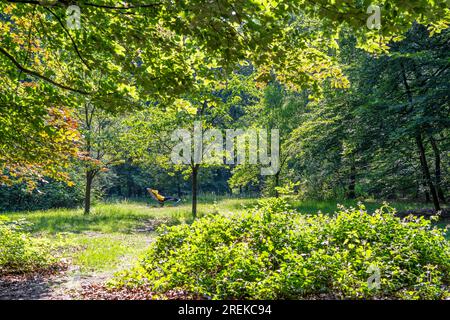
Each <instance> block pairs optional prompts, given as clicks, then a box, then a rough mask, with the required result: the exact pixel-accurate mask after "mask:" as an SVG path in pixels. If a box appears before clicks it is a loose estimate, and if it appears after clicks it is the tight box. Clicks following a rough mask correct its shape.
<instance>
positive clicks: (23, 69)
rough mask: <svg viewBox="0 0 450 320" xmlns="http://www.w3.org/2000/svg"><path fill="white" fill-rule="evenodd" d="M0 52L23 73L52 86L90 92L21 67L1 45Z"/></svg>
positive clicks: (82, 92) (83, 92) (84, 92)
mask: <svg viewBox="0 0 450 320" xmlns="http://www.w3.org/2000/svg"><path fill="white" fill-rule="evenodd" d="M0 53H2V54H3V55H4V56H5V57H7V58H8V59H9V60H10V61H11V62H12V63H13V64H14V65H15V66H16V67H17V68H18V69H19V70H20V71H22V72H25V73H27V74H29V75H32V76H34V77H36V78H39V79H42V80H44V81H47V82H49V83H51V84H53V85H54V86H56V87H59V88H61V89H64V90H69V91H72V92H77V93H81V94H85V95H88V94H90V92H87V91H84V90H80V89H75V88H72V87H69V86H66V85H64V84H61V83H58V82H55V81H53V80H52V79H50V78H48V77H46V76H43V75H42V74H40V73H38V72H36V71H33V70H29V69H27V68H25V67H23V66H22V65H21V64H20V63H19V62H17V60H16V59H15V58H14V57H13V56H12V55H11V54H10V53H9V52H8V51H6V50H5V49H3V48H1V47H0Z"/></svg>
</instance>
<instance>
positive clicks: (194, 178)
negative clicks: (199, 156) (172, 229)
mask: <svg viewBox="0 0 450 320" xmlns="http://www.w3.org/2000/svg"><path fill="white" fill-rule="evenodd" d="M199 167H200V165H198V164H196V165H194V166H193V167H192V218H193V219H196V218H197V191H198V180H197V179H198V169H199Z"/></svg>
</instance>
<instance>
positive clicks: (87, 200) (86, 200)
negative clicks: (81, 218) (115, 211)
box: [84, 170, 94, 214]
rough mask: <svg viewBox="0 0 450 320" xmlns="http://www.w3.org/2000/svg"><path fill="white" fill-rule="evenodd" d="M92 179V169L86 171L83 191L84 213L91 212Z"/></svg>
mask: <svg viewBox="0 0 450 320" xmlns="http://www.w3.org/2000/svg"><path fill="white" fill-rule="evenodd" d="M93 180H94V172H93V171H92V170H88V171H86V189H85V193H84V214H89V213H90V212H91V190H92V181H93Z"/></svg>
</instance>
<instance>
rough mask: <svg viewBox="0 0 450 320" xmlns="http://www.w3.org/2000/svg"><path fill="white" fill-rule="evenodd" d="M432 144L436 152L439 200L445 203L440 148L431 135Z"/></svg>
mask: <svg viewBox="0 0 450 320" xmlns="http://www.w3.org/2000/svg"><path fill="white" fill-rule="evenodd" d="M430 143H431V147H432V148H433V152H434V178H435V182H436V191H437V195H438V198H439V200H441V201H442V203H445V196H444V192H443V191H442V187H441V181H442V180H441V153H440V150H439V147H438V145H437V143H436V140H434V138H433V136H432V135H430Z"/></svg>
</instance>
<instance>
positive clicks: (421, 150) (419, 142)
mask: <svg viewBox="0 0 450 320" xmlns="http://www.w3.org/2000/svg"><path fill="white" fill-rule="evenodd" d="M416 144H417V147H418V149H419V157H420V165H421V167H422V171H423V175H424V177H425V182H426V184H427V185H428V188H429V189H430V194H431V197H432V199H433V204H434V208H435V209H436V210H441V207H440V205H439V199H438V196H437V192H436V188H435V187H434V184H433V181H432V180H431V175H430V168H429V166H428V162H427V157H426V155H425V147H424V146H423V140H422V135H421V134H420V132H418V133H417V134H416Z"/></svg>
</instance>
